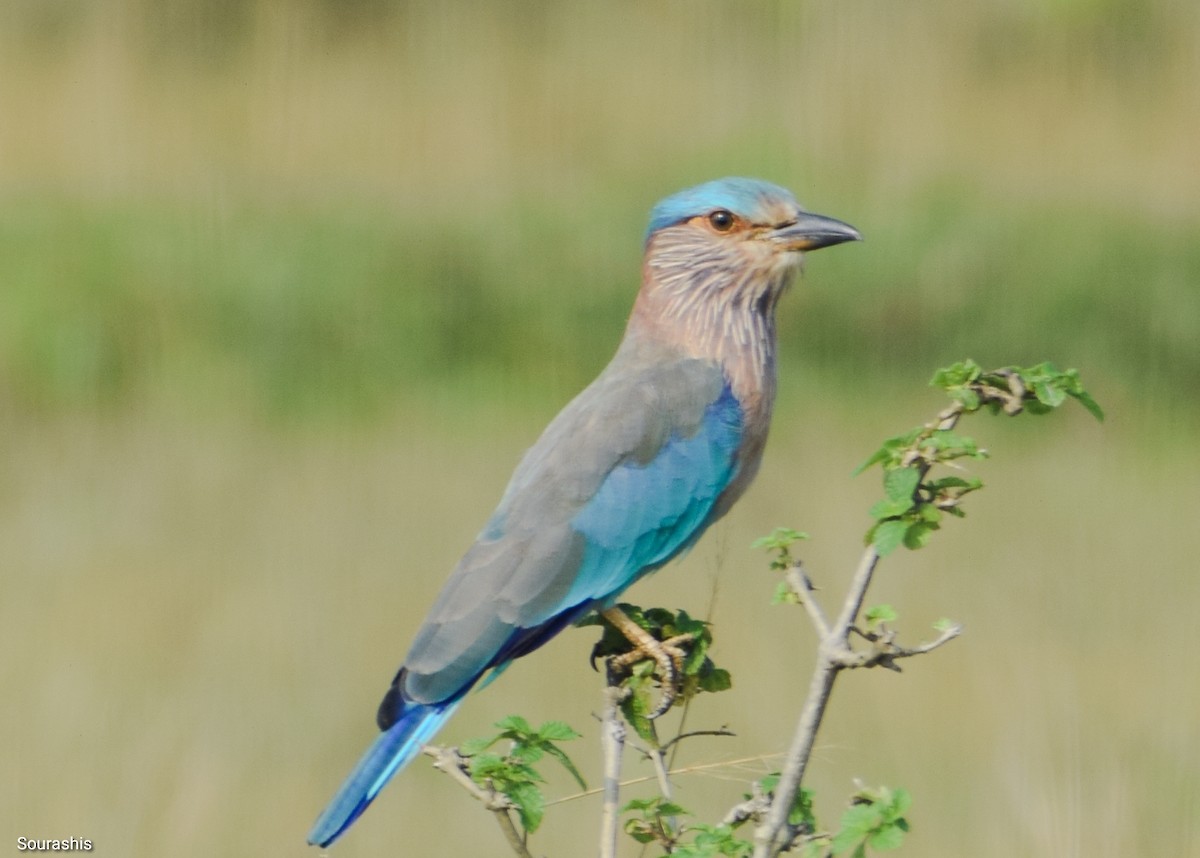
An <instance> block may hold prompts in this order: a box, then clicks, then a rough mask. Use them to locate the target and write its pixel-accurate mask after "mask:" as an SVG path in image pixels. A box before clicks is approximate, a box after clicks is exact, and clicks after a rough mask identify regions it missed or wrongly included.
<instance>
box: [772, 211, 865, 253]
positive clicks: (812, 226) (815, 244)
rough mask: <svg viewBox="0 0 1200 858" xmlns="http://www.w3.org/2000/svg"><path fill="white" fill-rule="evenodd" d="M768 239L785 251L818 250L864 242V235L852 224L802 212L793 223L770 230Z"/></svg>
mask: <svg viewBox="0 0 1200 858" xmlns="http://www.w3.org/2000/svg"><path fill="white" fill-rule="evenodd" d="M767 237H768V238H769V239H770V240H771V241H773V242H775V243H776V244H780V245H782V246H783V248H784V249H785V250H817V249H818V248H821V247H832V246H833V245H835V244H841V243H842V242H843V241H862V234H861V233H860V232H859V231H858V230H857V229H855V228H854V227H852V226H850V224H848V223H843V222H842V221H840V220H835V219H834V218H831V217H825V216H824V215H819V214H813V213H812V212H801V213H800V215H799V217H798V218H797V219H796V220H795V221H794V222H793V223H788V224H784V225H783V226H778V227H776V228H775V229H772V230H770V231H769V232H767Z"/></svg>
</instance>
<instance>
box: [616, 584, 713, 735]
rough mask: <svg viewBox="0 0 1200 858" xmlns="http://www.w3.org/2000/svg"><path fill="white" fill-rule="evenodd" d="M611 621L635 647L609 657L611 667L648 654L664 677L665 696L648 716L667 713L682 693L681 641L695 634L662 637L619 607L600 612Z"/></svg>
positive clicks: (632, 662) (622, 667)
mask: <svg viewBox="0 0 1200 858" xmlns="http://www.w3.org/2000/svg"><path fill="white" fill-rule="evenodd" d="M600 616H602V617H604V619H605V620H607V621H608V623H609V624H610V625H611V626H612V627H613V628H615V629H616V630H617V631H619V632H620V633H621V634H623V635H624V636H625V638H626V640H628V641H629V642H630V643H631V644H633V646H634V649H632V650H630V651H629V652H627V653H625V654H624V655H619V656H614V657H613V658H611V659H609V662H608V664H609V669H610V670H624V669H626V668H628V667H630V666H631V665H633V664H636V663H637V662H639V661H641V660H642V659H644V658H649V659H651V660H652V661H654V663H655V664H657V665H658V673H659V676H660V677H661V679H662V690H663V691H662V700H660V701H659V702H658V705H657V706H656V707H654V711H653V712H651V713H649V714H648V715H647V716H646V717H647V718H648V719H649V720H651V721H653V720H654V719H656V718H658V717H659V716H661V715H663V714H665V713H666V711H667V710H668V709H670V708H671V705H672V704H673V703H674V702H675V697H676V696H677V695H678V694H679V674H680V673H681V672H682V670H683V659H684V656H686V655H687V653H686V652H685V651H684V650H683V649H681V648H680V646H681V645H682V644H687V643H691V641H692V635H690V634H683V635H675V637H673V638H667V640H665V641H660V640H658V639H657V638H655V637H654V636H653V635H652V634H650V633H649V632H648V631H646V630H645V629H643V628H642V627H641V626H639V625H638V624H637V623H635V622H634V621H633V620H631V619H629V616H628V615H627V614H626V613H625V612H624V611H622V610H621V609H620V608H616V607H613V608H606V609H605V610H603V611H601V612H600Z"/></svg>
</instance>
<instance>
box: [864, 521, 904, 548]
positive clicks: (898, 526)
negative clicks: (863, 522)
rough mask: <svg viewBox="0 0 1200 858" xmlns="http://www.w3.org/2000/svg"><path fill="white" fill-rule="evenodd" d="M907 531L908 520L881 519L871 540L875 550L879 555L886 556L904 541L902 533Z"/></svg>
mask: <svg viewBox="0 0 1200 858" xmlns="http://www.w3.org/2000/svg"><path fill="white" fill-rule="evenodd" d="M907 532H908V522H907V521H900V520H898V519H891V520H889V521H881V522H880V523H879V526H878V527H876V528H875V533H874V536H873V537H872V538H871V541H872V542H873V543H874V544H875V551H876V552H878V553H879V556H880V557H887V556H888V555H889V554H891V553H892V552H893V551H895V550H896V549H897V548H899V547H900V544H901V543H902V542H903V541H904V534H905V533H907Z"/></svg>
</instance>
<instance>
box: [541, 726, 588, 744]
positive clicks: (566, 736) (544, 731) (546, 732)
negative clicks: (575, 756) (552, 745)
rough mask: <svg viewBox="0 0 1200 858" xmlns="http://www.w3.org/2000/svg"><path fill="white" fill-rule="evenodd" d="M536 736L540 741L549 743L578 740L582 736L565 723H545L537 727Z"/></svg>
mask: <svg viewBox="0 0 1200 858" xmlns="http://www.w3.org/2000/svg"><path fill="white" fill-rule="evenodd" d="M537 734H538V736H539V737H541V738H542V739H546V740H547V741H551V742H566V741H568V740H570V739H578V738H579V737H580V736H581V735H582V734H581V733H577V732H575V730H574V729H573V728H572V727H571V725H570V724H568V723H567V722H566V721H547V722H546V723H545V724H543V725H542V726H541V727H538V731H537Z"/></svg>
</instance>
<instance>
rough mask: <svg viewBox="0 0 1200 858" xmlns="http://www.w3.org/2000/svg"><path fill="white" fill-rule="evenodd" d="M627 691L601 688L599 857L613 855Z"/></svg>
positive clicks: (623, 745)
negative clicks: (623, 705)
mask: <svg viewBox="0 0 1200 858" xmlns="http://www.w3.org/2000/svg"><path fill="white" fill-rule="evenodd" d="M628 693H629V692H628V691H627V690H626V689H624V688H621V687H620V686H617V685H609V686H608V687H607V688H605V689H604V698H605V699H604V716H603V718H602V719H601V725H600V732H601V741H602V742H603V744H604V812H603V814H602V815H601V822H600V858H616V855H617V822H618V821H619V820H618V809H619V808H618V805H619V803H620V800H621V752H622V751H623V750H624V748H625V722H624V720H622V718H621V708H620V707H621V700H622V699H624V697H625V695H626V694H628Z"/></svg>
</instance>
